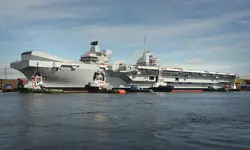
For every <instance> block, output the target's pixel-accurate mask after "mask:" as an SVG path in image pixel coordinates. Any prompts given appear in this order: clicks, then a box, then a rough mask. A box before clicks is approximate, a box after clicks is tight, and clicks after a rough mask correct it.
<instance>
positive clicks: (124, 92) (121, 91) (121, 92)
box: [117, 90, 126, 94]
mask: <svg viewBox="0 0 250 150" xmlns="http://www.w3.org/2000/svg"><path fill="white" fill-rule="evenodd" d="M117 93H118V94H126V91H125V90H118V91H117Z"/></svg>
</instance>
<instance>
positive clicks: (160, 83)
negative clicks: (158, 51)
mask: <svg viewBox="0 0 250 150" xmlns="http://www.w3.org/2000/svg"><path fill="white" fill-rule="evenodd" d="M149 89H150V90H152V91H154V92H172V90H173V89H174V86H172V85H168V84H167V83H165V82H164V78H163V76H162V71H161V68H160V66H159V68H158V76H157V77H156V82H155V83H154V84H153V86H151V87H149Z"/></svg>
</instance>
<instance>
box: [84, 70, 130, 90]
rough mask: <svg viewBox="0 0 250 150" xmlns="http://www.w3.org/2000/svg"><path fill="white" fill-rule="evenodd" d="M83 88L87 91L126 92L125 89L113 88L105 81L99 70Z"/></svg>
mask: <svg viewBox="0 0 250 150" xmlns="http://www.w3.org/2000/svg"><path fill="white" fill-rule="evenodd" d="M85 88H86V89H87V90H88V92H89V93H119V94H125V93H126V91H125V90H120V89H118V90H113V89H112V86H111V85H109V84H108V83H106V82H105V77H104V74H103V72H102V71H101V70H99V71H97V72H95V73H94V76H93V81H92V82H89V83H88V84H86V85H85Z"/></svg>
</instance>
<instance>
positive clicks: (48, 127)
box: [0, 92, 250, 150]
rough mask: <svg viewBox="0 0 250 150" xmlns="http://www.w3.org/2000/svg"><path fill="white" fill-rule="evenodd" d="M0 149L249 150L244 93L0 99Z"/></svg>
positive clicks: (248, 97) (249, 111)
mask: <svg viewBox="0 0 250 150" xmlns="http://www.w3.org/2000/svg"><path fill="white" fill-rule="evenodd" d="M0 149H1V150H9V149H10V150H54V149H68V150H78V149H95V150H101V149H107V150H113V149H114V150H118V149H119V150H120V149H121V150H126V149H148V150H157V149H162V150H166V149H169V150H177V149H178V150H187V149H190V150H196V149H202V150H207V149H211V150H216V149H218V150H241V149H242V150H246V149H250V92H232V93H230V92H228V93H165V94H164V93H160V94H156V93H154V94H128V95H116V94H109V95H108V94H65V95H43V94H36V95H22V94H19V93H6V94H0Z"/></svg>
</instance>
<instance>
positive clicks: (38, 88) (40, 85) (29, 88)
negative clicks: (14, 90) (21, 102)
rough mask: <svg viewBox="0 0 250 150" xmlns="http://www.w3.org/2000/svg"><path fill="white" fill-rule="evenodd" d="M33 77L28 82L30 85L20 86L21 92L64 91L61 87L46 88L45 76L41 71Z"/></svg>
mask: <svg viewBox="0 0 250 150" xmlns="http://www.w3.org/2000/svg"><path fill="white" fill-rule="evenodd" d="M32 79H33V80H32V81H29V82H28V85H25V86H23V87H18V91H19V92H20V93H64V91H63V90H61V89H46V86H45V84H44V82H43V76H42V75H41V74H40V73H39V72H35V73H34V74H33V76H32Z"/></svg>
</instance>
